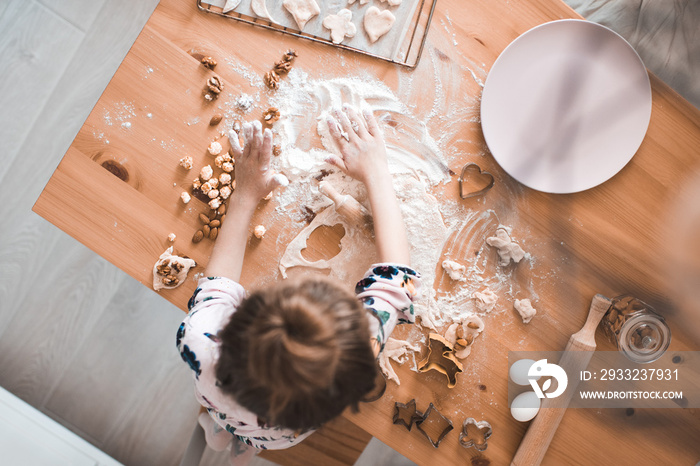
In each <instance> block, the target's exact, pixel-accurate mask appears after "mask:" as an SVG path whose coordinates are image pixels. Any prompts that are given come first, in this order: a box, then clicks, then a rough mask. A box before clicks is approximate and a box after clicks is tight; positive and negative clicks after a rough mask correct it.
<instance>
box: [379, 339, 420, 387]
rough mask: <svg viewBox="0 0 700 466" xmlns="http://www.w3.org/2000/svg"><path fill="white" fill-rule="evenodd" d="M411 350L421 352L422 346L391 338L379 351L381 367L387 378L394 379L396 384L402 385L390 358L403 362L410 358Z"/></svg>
mask: <svg viewBox="0 0 700 466" xmlns="http://www.w3.org/2000/svg"><path fill="white" fill-rule="evenodd" d="M409 351H412V352H419V351H420V346H418V345H415V346H414V345H411V344H410V343H409V342H407V341H405V340H396V339H394V338H389V339H388V340H387V341H386V343H385V344H384V351H382V352H381V353H379V368H380V369H381V370H382V372H383V373H384V375H385V376H386V379H387V380H393V381H394V382H396V385H401V381H400V380H399V377H398V376H397V375H396V372H394V368H393V367H391V361H390V359H393V360H394V361H396V362H398V363H399V364H403V363H405V362H406V360H407V359H408V353H409Z"/></svg>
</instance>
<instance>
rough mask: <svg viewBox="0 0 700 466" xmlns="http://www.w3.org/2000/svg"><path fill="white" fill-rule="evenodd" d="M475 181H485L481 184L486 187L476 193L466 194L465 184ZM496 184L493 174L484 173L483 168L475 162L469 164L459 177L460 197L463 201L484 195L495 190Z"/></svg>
mask: <svg viewBox="0 0 700 466" xmlns="http://www.w3.org/2000/svg"><path fill="white" fill-rule="evenodd" d="M473 179H475V180H479V179H483V181H482V183H481V184H484V187H483V188H480V189H478V190H476V191H468V192H466V193H465V192H464V188H465V186H464V185H465V183H466V182H467V181H469V180H473ZM495 183H496V180H495V178H494V177H493V175H492V174H491V173H489V172H487V171H483V170H482V169H481V167H480V166H478V165H477V164H475V163H474V162H469V163H467V164H466V165H465V166H464V167H463V168H462V173H460V175H459V197H461V198H462V199H469V198H470V197H477V196H481V195H484V194H486V193H487V192H488V191H489V190H490V189H491V188H493V185H494V184H495Z"/></svg>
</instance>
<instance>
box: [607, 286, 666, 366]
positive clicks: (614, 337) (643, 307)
mask: <svg viewBox="0 0 700 466" xmlns="http://www.w3.org/2000/svg"><path fill="white" fill-rule="evenodd" d="M602 324H603V331H604V333H605V334H606V335H607V337H608V338H609V339H610V341H612V342H613V343H615V344H616V345H617V348H618V349H619V350H620V351H622V353H623V354H624V355H625V356H627V357H628V358H629V359H630V360H631V361H634V362H637V363H649V362H652V361H656V360H657V359H659V358H660V357H661V355H662V354H664V352H665V351H666V349H667V348H668V345H669V344H670V343H671V329H669V328H668V325H667V324H666V321H665V319H664V318H663V317H661V316H660V315H659V314H657V313H656V312H655V311H654V309H653V308H652V307H651V306H649V305H648V304H646V303H645V302H644V301H641V300H639V299H637V298H635V297H634V296H631V295H622V296H618V297H617V298H614V299H613V300H612V304H611V306H610V309H608V311H607V312H606V313H605V316H604V317H603V321H602Z"/></svg>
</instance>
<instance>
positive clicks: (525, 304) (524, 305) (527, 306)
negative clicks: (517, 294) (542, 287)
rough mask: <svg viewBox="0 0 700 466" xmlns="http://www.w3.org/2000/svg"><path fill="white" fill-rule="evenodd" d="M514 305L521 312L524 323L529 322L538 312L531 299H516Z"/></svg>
mask: <svg viewBox="0 0 700 466" xmlns="http://www.w3.org/2000/svg"><path fill="white" fill-rule="evenodd" d="M513 307H515V310H516V311H518V314H520V317H521V318H522V319H523V323H524V324H527V323H529V322H530V321H531V320H532V318H533V317H535V314H537V310H536V309H535V308H534V307H532V303H531V302H530V300H529V299H516V300H515V302H514V303H513Z"/></svg>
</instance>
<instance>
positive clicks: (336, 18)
mask: <svg viewBox="0 0 700 466" xmlns="http://www.w3.org/2000/svg"><path fill="white" fill-rule="evenodd" d="M323 27H324V28H326V29H330V31H331V40H332V41H333V43H334V44H340V43H341V42H342V41H343V40H344V39H345V38H346V37H355V34H356V33H357V28H356V27H355V25H354V24H353V22H352V11H350V10H348V9H347V8H343V9H342V10H340V11H339V12H338V14H335V15H328V16H326V17H325V18H324V19H323Z"/></svg>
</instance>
